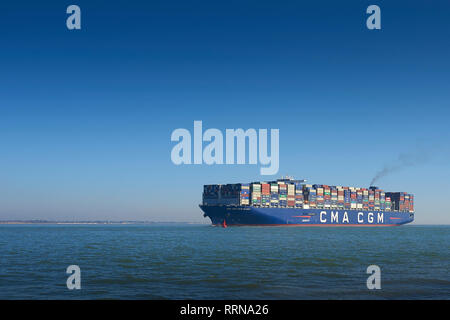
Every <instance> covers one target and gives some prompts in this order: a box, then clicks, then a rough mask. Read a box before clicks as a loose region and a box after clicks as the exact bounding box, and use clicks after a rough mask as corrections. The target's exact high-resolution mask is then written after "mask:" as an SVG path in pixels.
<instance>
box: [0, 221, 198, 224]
mask: <svg viewBox="0 0 450 320" xmlns="http://www.w3.org/2000/svg"><path fill="white" fill-rule="evenodd" d="M5 224H61V225H98V224H104V225H111V224H115V225H124V224H202V223H200V222H176V221H168V222H161V221H158V222H155V221H44V220H37V221H34V220H31V221H0V225H5Z"/></svg>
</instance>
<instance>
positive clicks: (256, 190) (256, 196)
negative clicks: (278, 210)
mask: <svg viewBox="0 0 450 320" xmlns="http://www.w3.org/2000/svg"><path fill="white" fill-rule="evenodd" d="M251 193H252V205H254V206H260V205H261V184H259V183H252V192H251Z"/></svg>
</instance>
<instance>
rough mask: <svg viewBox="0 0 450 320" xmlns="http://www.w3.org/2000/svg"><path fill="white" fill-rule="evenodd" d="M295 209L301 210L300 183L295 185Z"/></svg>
mask: <svg viewBox="0 0 450 320" xmlns="http://www.w3.org/2000/svg"><path fill="white" fill-rule="evenodd" d="M295 207H296V208H303V186H302V184H301V183H298V182H296V183H295Z"/></svg>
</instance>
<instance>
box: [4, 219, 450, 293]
mask: <svg viewBox="0 0 450 320" xmlns="http://www.w3.org/2000/svg"><path fill="white" fill-rule="evenodd" d="M0 259H1V260H0V298H1V299H449V298H450V227H449V226H403V227H393V228H295V227H291V228H286V227H284V228H283V227H234V228H226V229H223V228H218V227H212V226H207V225H1V226H0ZM72 264H76V265H79V266H80V268H81V290H68V289H67V287H66V279H67V277H68V275H67V274H66V268H67V266H69V265H72ZM372 264H375V265H378V266H379V267H380V268H381V290H375V291H371V290H368V289H367V287H366V279H367V277H368V276H369V275H368V274H366V269H367V267H368V266H369V265H372Z"/></svg>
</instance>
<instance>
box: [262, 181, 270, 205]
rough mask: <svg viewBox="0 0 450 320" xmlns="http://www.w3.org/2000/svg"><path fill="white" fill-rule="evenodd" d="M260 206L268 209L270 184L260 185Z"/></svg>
mask: <svg viewBox="0 0 450 320" xmlns="http://www.w3.org/2000/svg"><path fill="white" fill-rule="evenodd" d="M261 205H262V206H263V207H270V183H262V184H261Z"/></svg>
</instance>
